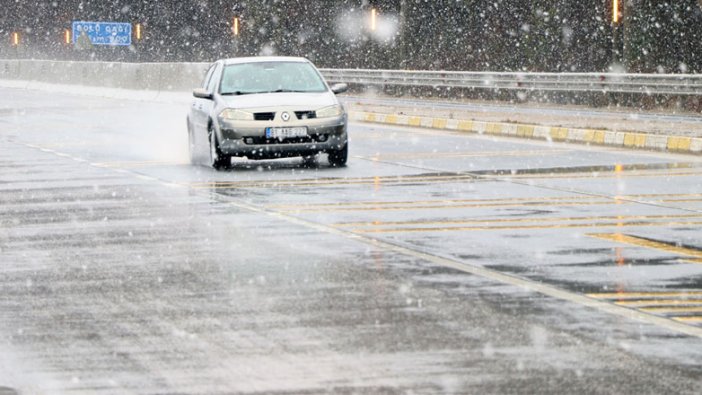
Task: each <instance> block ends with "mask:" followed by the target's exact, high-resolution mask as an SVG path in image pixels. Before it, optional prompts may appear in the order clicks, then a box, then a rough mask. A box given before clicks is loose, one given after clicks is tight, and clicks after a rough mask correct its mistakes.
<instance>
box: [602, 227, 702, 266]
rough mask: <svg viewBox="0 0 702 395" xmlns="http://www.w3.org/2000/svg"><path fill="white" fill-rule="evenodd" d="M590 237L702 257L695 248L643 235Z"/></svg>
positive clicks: (604, 234) (614, 234) (700, 252)
mask: <svg viewBox="0 0 702 395" xmlns="http://www.w3.org/2000/svg"><path fill="white" fill-rule="evenodd" d="M588 236H590V237H595V238H598V239H602V240H609V241H614V242H617V243H624V244H631V245H634V246H638V247H646V248H652V249H656V250H660V251H665V252H671V253H673V254H678V255H682V256H687V257H693V258H702V251H700V250H696V249H693V248H686V247H682V246H676V245H672V244H668V243H663V242H660V241H655V240H648V239H643V238H641V237H636V236H629V235H625V234H622V233H610V234H606V233H598V234H589V235H588ZM691 262H694V263H700V262H699V261H698V260H692V261H691Z"/></svg>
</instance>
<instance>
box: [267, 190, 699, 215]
mask: <svg viewBox="0 0 702 395" xmlns="http://www.w3.org/2000/svg"><path fill="white" fill-rule="evenodd" d="M655 197H690V198H691V199H657V200H654V201H658V202H697V201H700V200H702V194H700V193H684V194H641V195H623V196H617V197H616V198H615V200H616V201H618V202H623V203H630V202H628V201H627V200H631V199H639V198H655ZM692 197H700V199H692ZM595 199H600V197H595V196H543V197H529V198H519V197H514V198H509V199H441V200H411V201H379V200H376V201H358V202H341V203H338V202H334V203H284V204H273V205H268V206H267V207H269V208H275V209H286V208H289V209H295V211H305V210H306V208H307V207H310V208H311V209H313V210H314V211H317V210H319V209H326V208H332V209H334V208H340V207H341V208H343V209H344V210H356V209H358V210H378V209H381V207H382V206H398V207H397V208H396V209H398V210H399V209H401V208H399V206H404V205H406V206H412V205H430V206H428V207H431V208H436V207H440V205H449V204H454V203H495V202H542V201H543V202H553V201H555V202H558V201H579V200H591V201H594V200H595ZM529 205H532V204H529ZM358 206H360V207H361V208H357V207H358ZM365 206H371V207H370V208H363V207H365ZM411 208H412V207H408V209H411Z"/></svg>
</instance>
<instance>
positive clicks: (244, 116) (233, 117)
mask: <svg viewBox="0 0 702 395" xmlns="http://www.w3.org/2000/svg"><path fill="white" fill-rule="evenodd" d="M219 117H220V118H222V119H225V120H228V121H253V120H254V115H253V113H250V112H246V111H241V110H235V109H233V108H227V109H226V110H224V111H222V112H221V113H219Z"/></svg>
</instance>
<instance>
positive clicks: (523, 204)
mask: <svg viewBox="0 0 702 395" xmlns="http://www.w3.org/2000/svg"><path fill="white" fill-rule="evenodd" d="M614 204H616V203H615V202H614V201H608V200H601V201H593V202H582V201H580V202H578V201H576V202H567V201H560V202H540V201H534V202H521V203H514V202H504V203H463V204H451V205H446V204H436V205H416V206H407V205H399V206H387V205H383V206H378V207H372V206H364V207H334V208H331V207H326V208H324V207H318V208H315V207H310V208H303V207H300V208H297V207H295V206H294V205H293V206H290V207H289V208H281V209H280V210H281V211H282V212H286V213H291V212H293V213H299V212H319V211H402V210H433V209H456V208H488V207H540V206H552V207H572V206H596V205H614Z"/></svg>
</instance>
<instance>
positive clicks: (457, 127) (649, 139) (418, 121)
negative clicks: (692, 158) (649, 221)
mask: <svg viewBox="0 0 702 395" xmlns="http://www.w3.org/2000/svg"><path fill="white" fill-rule="evenodd" d="M349 116H350V119H351V120H353V121H357V122H365V123H379V124H387V125H398V126H411V127H418V128H425V129H439V130H453V131H458V132H466V133H476V134H481V135H493V136H503V137H518V138H527V139H537V140H546V141H559V142H568V143H584V144H588V145H590V144H593V145H604V146H612V147H623V148H631V149H646V150H656V151H668V152H675V153H684V154H699V153H701V152H702V138H697V137H682V136H672V135H663V134H650V133H641V132H615V131H611V130H598V129H577V128H562V127H555V126H542V125H530V124H518V123H507V122H483V121H474V120H469V119H449V118H434V117H425V116H411V115H398V114H384V113H373V112H363V111H351V112H350V113H349Z"/></svg>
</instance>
